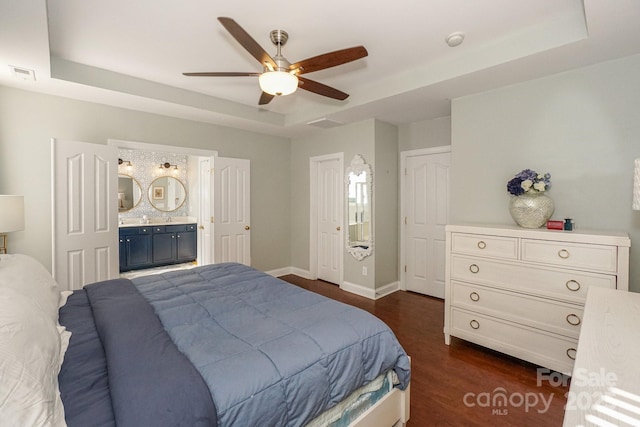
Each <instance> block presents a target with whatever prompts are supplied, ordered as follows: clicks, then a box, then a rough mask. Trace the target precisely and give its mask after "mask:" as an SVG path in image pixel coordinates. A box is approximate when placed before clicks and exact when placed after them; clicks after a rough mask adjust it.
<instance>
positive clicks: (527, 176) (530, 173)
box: [507, 169, 551, 196]
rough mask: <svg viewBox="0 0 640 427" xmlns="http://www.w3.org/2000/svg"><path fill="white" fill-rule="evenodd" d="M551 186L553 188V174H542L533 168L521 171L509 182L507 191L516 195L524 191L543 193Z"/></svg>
mask: <svg viewBox="0 0 640 427" xmlns="http://www.w3.org/2000/svg"><path fill="white" fill-rule="evenodd" d="M549 188H551V174H549V173H545V174H544V175H541V174H539V173H538V172H536V171H534V170H531V169H525V170H523V171H521V172H520V173H518V174H517V175H516V176H515V177H514V178H513V179H511V180H510V181H509V182H507V191H508V192H509V194H513V195H514V196H520V195H522V194H524V193H542V192H545V191H547V190H548V189H549Z"/></svg>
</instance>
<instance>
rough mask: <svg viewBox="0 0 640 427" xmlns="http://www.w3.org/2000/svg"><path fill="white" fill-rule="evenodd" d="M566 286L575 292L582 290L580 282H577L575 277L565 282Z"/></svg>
mask: <svg viewBox="0 0 640 427" xmlns="http://www.w3.org/2000/svg"><path fill="white" fill-rule="evenodd" d="M565 286H566V287H567V289H569V290H570V291H573V292H577V291H579V290H580V283H578V282H576V281H575V280H573V279H572V280H567V283H565Z"/></svg>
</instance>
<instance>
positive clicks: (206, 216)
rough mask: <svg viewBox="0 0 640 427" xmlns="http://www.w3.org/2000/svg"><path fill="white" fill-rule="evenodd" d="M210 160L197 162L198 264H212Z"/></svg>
mask: <svg viewBox="0 0 640 427" xmlns="http://www.w3.org/2000/svg"><path fill="white" fill-rule="evenodd" d="M212 163H213V160H212V158H209V157H200V158H199V160H198V173H199V181H198V190H199V191H198V197H199V198H200V200H199V203H198V207H199V210H200V211H199V219H200V221H199V223H200V225H199V226H198V264H199V265H207V264H213V246H214V240H213V233H212V230H213V223H212V222H211V218H213V217H212V215H211V213H212V211H213V209H212V204H213V199H212V198H211V189H212V188H213V174H212V168H211V164H212Z"/></svg>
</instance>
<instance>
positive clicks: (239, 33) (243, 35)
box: [218, 17, 278, 69]
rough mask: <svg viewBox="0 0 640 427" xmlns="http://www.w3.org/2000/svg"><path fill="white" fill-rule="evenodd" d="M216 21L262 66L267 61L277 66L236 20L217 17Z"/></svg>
mask: <svg viewBox="0 0 640 427" xmlns="http://www.w3.org/2000/svg"><path fill="white" fill-rule="evenodd" d="M218 21H220V23H221V24H222V26H223V27H224V28H226V29H227V31H229V33H230V34H231V35H232V36H233V38H234V39H236V40H237V41H238V43H240V45H242V47H243V48H245V49H246V50H247V52H249V53H250V54H251V55H252V56H253V57H254V58H256V59H257V60H258V62H260V64H262V66H264V64H265V63H268V64H271V66H272V67H273V68H274V69H276V68H278V66H277V65H276V62H275V61H274V60H273V58H272V57H271V56H270V55H269V54H268V53H267V52H265V50H264V49H263V48H262V47H261V46H260V45H259V44H258V43H257V42H256V41H255V40H254V39H253V38H252V37H251V36H250V35H249V33H247V32H246V31H245V30H244V29H243V28H242V27H241V26H240V25H238V23H237V22H236V21H234V20H233V19H231V18H225V17H220V18H218Z"/></svg>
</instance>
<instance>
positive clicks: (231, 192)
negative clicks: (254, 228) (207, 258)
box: [213, 157, 251, 265]
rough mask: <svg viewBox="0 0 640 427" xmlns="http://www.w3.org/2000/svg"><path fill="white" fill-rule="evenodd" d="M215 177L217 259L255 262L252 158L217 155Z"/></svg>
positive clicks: (247, 262) (214, 217)
mask: <svg viewBox="0 0 640 427" xmlns="http://www.w3.org/2000/svg"><path fill="white" fill-rule="evenodd" d="M213 181H214V191H213V199H214V203H213V206H214V212H213V220H214V231H213V233H214V241H215V245H214V249H213V258H214V262H216V263H220V262H239V263H241V264H245V265H251V232H250V229H251V215H250V214H251V206H250V199H249V196H250V191H249V185H250V162H249V160H246V159H231V158H227V157H216V158H215V164H214V174H213Z"/></svg>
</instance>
